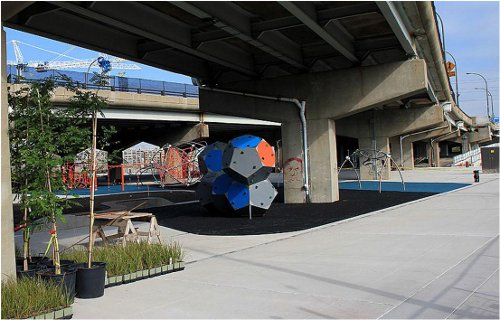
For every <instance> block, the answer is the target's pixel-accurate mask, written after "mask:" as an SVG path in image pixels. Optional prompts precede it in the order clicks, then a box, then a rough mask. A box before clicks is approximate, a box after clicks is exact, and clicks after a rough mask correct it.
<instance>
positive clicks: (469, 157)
mask: <svg viewBox="0 0 500 320" xmlns="http://www.w3.org/2000/svg"><path fill="white" fill-rule="evenodd" d="M480 160H481V149H480V148H477V149H473V150H471V151H469V152H466V153H462V154H459V155H457V156H454V157H453V165H454V166H457V165H459V164H460V163H461V162H463V161H470V162H469V163H470V165H474V164H475V163H477V162H478V161H480Z"/></svg>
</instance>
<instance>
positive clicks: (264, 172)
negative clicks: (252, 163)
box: [248, 167, 273, 184]
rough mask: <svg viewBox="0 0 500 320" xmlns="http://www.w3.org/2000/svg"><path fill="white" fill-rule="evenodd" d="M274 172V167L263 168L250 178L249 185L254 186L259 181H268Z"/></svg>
mask: <svg viewBox="0 0 500 320" xmlns="http://www.w3.org/2000/svg"><path fill="white" fill-rule="evenodd" d="M272 171H273V168H272V167H261V168H260V169H259V170H257V172H255V173H254V174H252V175H251V176H250V177H248V183H249V184H253V183H257V182H259V181H263V180H266V179H267V178H268V177H269V174H271V172H272Z"/></svg>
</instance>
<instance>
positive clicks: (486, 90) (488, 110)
mask: <svg viewBox="0 0 500 320" xmlns="http://www.w3.org/2000/svg"><path fill="white" fill-rule="evenodd" d="M466 74H475V75H476V76H480V77H481V78H483V80H484V84H485V94H486V113H487V115H488V119H490V120H491V118H490V103H489V100H490V99H488V92H489V91H488V81H486V78H485V77H483V76H482V75H480V74H479V73H476V72H467V73H466Z"/></svg>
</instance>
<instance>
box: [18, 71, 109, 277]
mask: <svg viewBox="0 0 500 320" xmlns="http://www.w3.org/2000/svg"><path fill="white" fill-rule="evenodd" d="M99 77H100V78H99V79H101V78H102V75H99ZM62 78H63V80H65V81H66V84H67V89H69V90H71V91H73V92H74V93H75V94H74V97H73V98H72V99H71V103H70V105H69V106H68V107H66V108H55V107H54V105H53V104H52V102H51V101H50V96H51V93H52V91H53V90H54V86H55V83H54V79H50V78H47V79H44V80H43V81H40V82H36V83H33V84H31V85H30V86H27V87H24V88H22V89H20V90H18V91H16V92H14V93H9V106H10V107H11V112H10V114H9V123H10V127H9V138H10V147H11V165H12V182H13V191H14V193H15V194H17V196H18V197H19V201H20V207H21V210H24V215H23V221H22V223H21V225H22V226H23V240H24V245H23V258H24V269H25V270H27V266H28V265H27V260H28V257H29V239H30V233H31V229H32V228H33V226H34V225H35V221H40V219H43V220H45V222H48V223H50V225H51V228H52V230H51V240H50V242H49V246H51V247H52V259H53V264H54V266H55V271H56V274H60V272H61V269H60V261H59V260H60V259H59V241H58V236H57V223H56V221H57V218H61V219H62V213H63V210H64V209H65V208H67V207H68V206H70V205H71V204H72V203H71V201H70V200H68V198H67V197H61V194H62V195H65V194H66V195H67V194H68V190H67V187H66V185H65V184H64V180H63V176H62V174H61V170H60V169H61V166H62V164H63V163H64V162H66V161H73V160H74V157H75V155H76V154H77V153H78V152H79V151H81V150H82V149H86V148H88V147H90V146H91V145H93V147H94V148H93V150H95V146H96V145H95V144H93V143H92V142H93V141H96V138H95V137H96V136H97V125H95V126H94V125H93V134H92V139H91V136H90V134H89V122H90V120H91V123H92V124H94V123H95V124H97V114H98V112H101V109H102V108H104V107H105V106H106V102H105V100H104V99H102V98H100V97H99V96H98V94H97V93H93V92H83V91H81V90H79V89H78V88H77V87H76V86H75V85H74V84H73V82H72V81H71V79H69V78H64V77H62ZM99 79H97V80H96V81H101V80H99ZM104 131H106V132H107V134H106V138H107V139H109V138H110V137H111V135H112V133H113V132H114V129H108V128H104ZM101 142H102V143H103V144H107V143H108V142H107V141H106V139H103V140H102V141H101ZM94 154H95V152H94ZM58 193H60V194H58ZM92 201H93V199H92ZM92 205H93V203H92ZM92 207H93V206H92ZM91 211H93V210H91ZM48 249H49V248H47V250H48Z"/></svg>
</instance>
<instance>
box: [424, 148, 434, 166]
mask: <svg viewBox="0 0 500 320" xmlns="http://www.w3.org/2000/svg"><path fill="white" fill-rule="evenodd" d="M425 152H426V154H427V161H428V163H429V167H432V161H433V155H432V148H431V143H430V142H427V143H426V144H425Z"/></svg>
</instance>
